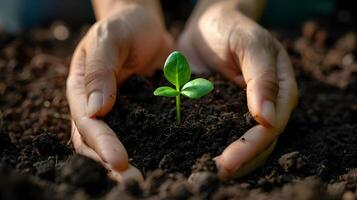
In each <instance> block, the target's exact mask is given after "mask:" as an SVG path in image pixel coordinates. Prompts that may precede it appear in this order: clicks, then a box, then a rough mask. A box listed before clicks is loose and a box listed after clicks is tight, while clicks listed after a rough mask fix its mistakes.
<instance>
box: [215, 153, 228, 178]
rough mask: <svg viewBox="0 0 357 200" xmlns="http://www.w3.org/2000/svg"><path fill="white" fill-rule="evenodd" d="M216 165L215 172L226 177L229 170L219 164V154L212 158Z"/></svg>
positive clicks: (221, 176)
mask: <svg viewBox="0 0 357 200" xmlns="http://www.w3.org/2000/svg"><path fill="white" fill-rule="evenodd" d="M213 160H214V161H215V162H216V166H217V174H218V176H219V177H220V178H222V179H226V178H227V177H228V176H229V172H228V171H227V170H226V168H224V167H223V166H222V164H221V156H217V157H215V158H213Z"/></svg>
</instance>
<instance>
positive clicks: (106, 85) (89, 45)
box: [84, 24, 128, 116]
mask: <svg viewBox="0 0 357 200" xmlns="http://www.w3.org/2000/svg"><path fill="white" fill-rule="evenodd" d="M107 26H108V25H107ZM107 26H106V25H105V24H104V25H103V24H98V25H97V26H95V27H94V28H93V30H95V31H91V32H90V34H91V35H90V37H89V39H88V41H87V42H86V44H85V50H86V61H85V78H84V80H85V87H86V94H87V98H88V99H87V102H88V103H87V105H88V106H87V109H86V110H87V114H88V116H104V115H105V114H107V113H108V112H109V111H110V110H111V108H112V107H113V105H114V102H115V97H116V92H117V74H119V71H120V68H121V66H122V65H123V63H124V61H125V59H126V58H127V56H128V48H123V47H127V44H128V42H127V41H126V40H124V39H120V36H115V37H114V36H112V35H113V34H114V33H111V32H110V31H109V30H110V28H108V27H107ZM115 33H117V32H115ZM121 35H125V34H121Z"/></svg>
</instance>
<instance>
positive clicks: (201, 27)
mask: <svg viewBox="0 0 357 200" xmlns="http://www.w3.org/2000/svg"><path fill="white" fill-rule="evenodd" d="M211 2H214V3H212V4H211V5H209V6H207V5H206V8H205V9H200V8H198V9H197V11H196V13H195V14H194V15H193V18H191V19H190V21H189V23H188V25H187V26H186V28H185V30H184V32H183V34H182V36H181V37H180V39H179V49H180V50H181V52H183V54H185V56H187V57H188V60H189V61H190V62H191V64H192V66H193V67H194V68H196V71H198V72H205V71H206V70H205V66H208V67H209V68H211V69H214V70H216V71H218V72H220V73H221V74H223V75H224V76H225V77H226V78H227V79H229V80H231V81H233V82H234V83H236V84H237V85H238V86H240V87H242V88H246V90H247V102H248V108H249V111H250V113H251V114H252V115H253V116H254V118H255V120H256V121H257V122H258V125H256V126H254V127H252V128H251V129H250V130H248V131H247V132H246V133H245V134H244V135H243V136H242V137H241V138H240V139H238V140H237V141H235V142H233V143H232V144H230V145H229V146H228V147H227V148H226V149H225V150H224V151H223V153H222V154H221V155H219V156H218V157H216V164H217V166H218V169H219V172H218V174H219V176H220V177H222V178H227V177H232V176H241V175H245V174H246V173H249V172H250V171H251V170H254V169H255V168H256V167H258V166H259V165H261V164H263V163H264V162H265V160H266V158H267V156H268V155H269V154H270V153H271V151H272V150H273V148H274V146H275V143H276V140H277V138H278V136H279V134H280V133H281V132H282V131H283V130H284V129H285V126H286V124H287V122H288V120H289V118H290V115H291V112H292V111H293V109H294V107H295V106H296V104H297V84H296V80H295V77H294V72H293V68H292V65H291V62H290V60H289V57H288V54H287V53H286V51H285V50H284V48H283V47H282V45H281V44H280V43H279V42H278V41H277V40H276V39H275V38H274V37H273V36H272V35H271V34H270V33H269V32H268V31H267V30H265V29H264V28H262V27H261V26H259V25H258V24H257V23H256V22H254V21H253V20H252V19H250V18H248V17H247V16H246V15H244V14H242V13H241V12H240V11H239V10H238V8H237V7H238V6H237V5H236V4H235V3H236V2H237V1H211ZM233 3H234V4H233ZM197 12H198V13H197Z"/></svg>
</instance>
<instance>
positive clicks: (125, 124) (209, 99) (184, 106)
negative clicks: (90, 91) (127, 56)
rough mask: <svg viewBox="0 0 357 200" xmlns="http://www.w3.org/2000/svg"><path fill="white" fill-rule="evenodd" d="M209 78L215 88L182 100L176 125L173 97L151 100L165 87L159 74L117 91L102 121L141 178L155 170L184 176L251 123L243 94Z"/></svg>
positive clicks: (134, 80) (218, 80)
mask: <svg viewBox="0 0 357 200" xmlns="http://www.w3.org/2000/svg"><path fill="white" fill-rule="evenodd" d="M209 79H210V80H211V81H212V82H213V84H214V86H215V89H214V90H213V92H211V93H210V94H209V95H207V96H205V97H203V98H201V99H199V100H190V99H187V98H184V97H181V111H182V121H181V123H180V124H178V123H177V121H176V107H175V98H165V97H156V96H154V95H153V91H154V90H155V88H157V87H159V86H162V85H165V84H166V85H169V82H168V81H165V80H164V78H163V75H162V72H161V71H160V72H157V73H156V74H155V75H154V76H153V77H151V78H150V79H147V78H144V77H140V76H134V77H132V78H131V79H129V80H128V81H126V83H125V84H124V85H123V86H122V87H121V88H120V90H119V91H118V94H119V95H117V100H116V102H117V103H116V104H115V107H114V109H113V110H112V112H110V113H109V114H108V115H107V117H106V119H105V121H106V122H107V123H108V125H109V126H110V127H111V128H112V129H113V130H114V131H115V132H116V133H117V135H118V137H119V139H120V140H121V141H122V142H123V144H124V146H126V147H127V150H128V153H129V155H130V157H131V159H132V163H133V164H134V165H135V166H137V167H138V168H139V169H140V170H141V171H143V172H144V174H146V173H147V172H149V171H151V170H154V169H157V168H159V169H162V170H164V171H165V172H181V173H183V174H184V175H186V176H188V175H189V174H190V173H191V167H192V165H193V164H194V163H195V160H196V159H197V158H199V157H201V156H202V155H204V154H205V153H210V154H211V155H212V156H216V155H218V154H219V153H221V152H222V151H223V150H224V147H226V146H228V144H230V143H232V142H233V141H235V140H237V139H239V137H240V136H241V135H243V134H244V133H245V132H246V131H247V130H248V129H249V128H251V127H252V126H253V125H254V124H255V121H254V120H253V119H252V117H251V116H250V114H249V112H248V108H247V105H246V96H245V91H243V90H241V89H239V88H238V87H236V86H235V85H234V84H233V83H230V82H227V81H225V80H224V79H222V78H221V77H219V76H218V75H217V76H215V77H214V76H211V77H210V78H209ZM137 147H140V148H137ZM212 170H215V169H212Z"/></svg>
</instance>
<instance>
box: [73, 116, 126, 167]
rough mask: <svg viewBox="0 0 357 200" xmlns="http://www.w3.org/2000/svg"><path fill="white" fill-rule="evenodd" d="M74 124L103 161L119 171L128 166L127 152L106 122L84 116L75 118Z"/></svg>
mask: <svg viewBox="0 0 357 200" xmlns="http://www.w3.org/2000/svg"><path fill="white" fill-rule="evenodd" d="M76 126H77V128H78V131H79V132H80V133H82V134H81V135H82V136H83V137H82V138H83V140H84V141H85V143H86V144H88V146H90V147H91V148H93V150H94V151H95V152H97V154H98V155H99V156H100V157H101V159H102V160H103V161H104V162H106V163H108V164H110V165H111V167H112V168H113V169H115V170H117V171H119V172H121V171H123V170H126V169H127V168H128V154H127V152H126V150H125V148H124V146H123V144H122V143H121V142H120V141H119V139H118V137H117V136H116V135H115V133H114V132H113V131H112V130H111V129H110V128H109V126H108V125H107V124H106V123H104V122H103V121H101V120H98V119H93V118H89V117H87V116H85V117H82V118H81V119H79V120H76ZM83 133H85V134H83Z"/></svg>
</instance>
